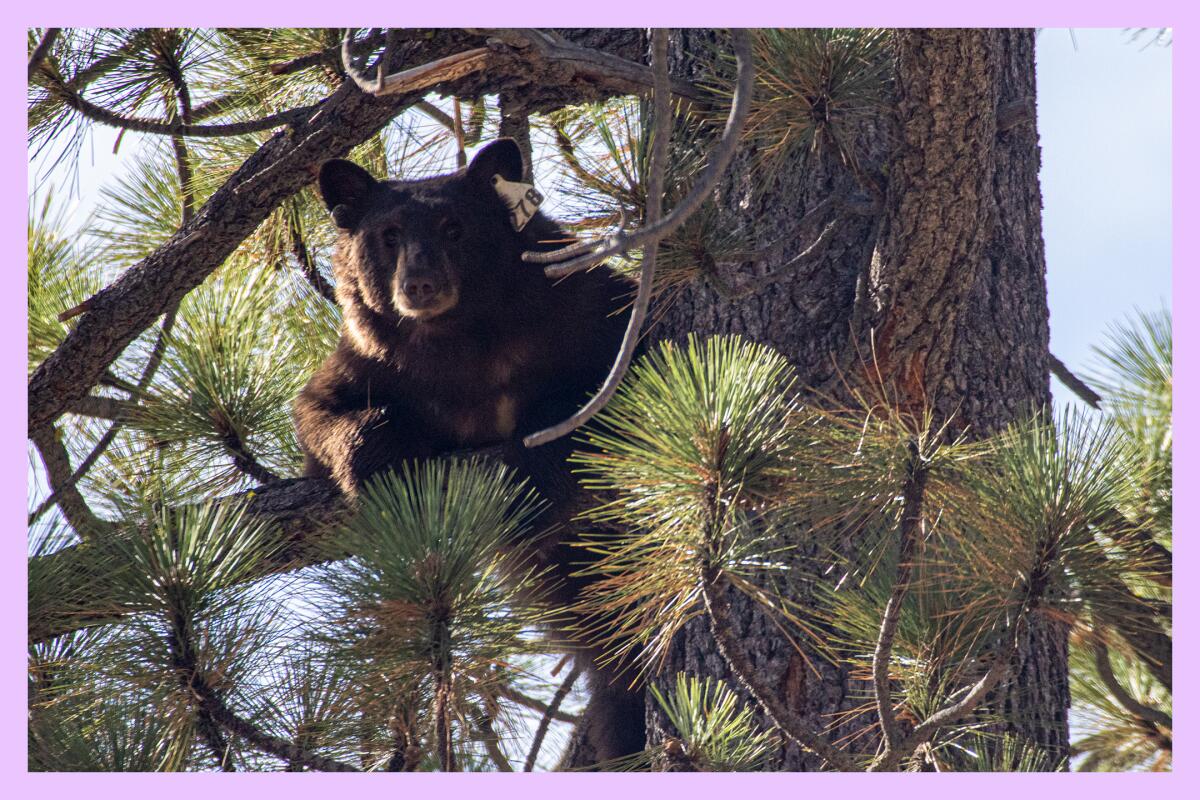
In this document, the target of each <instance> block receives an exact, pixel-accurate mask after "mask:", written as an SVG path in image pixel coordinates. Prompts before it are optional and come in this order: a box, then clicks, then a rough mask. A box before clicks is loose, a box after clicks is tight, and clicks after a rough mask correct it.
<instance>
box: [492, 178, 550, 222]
mask: <svg viewBox="0 0 1200 800" xmlns="http://www.w3.org/2000/svg"><path fill="white" fill-rule="evenodd" d="M492 188H494V189H495V190H496V194H498V195H500V199H501V200H503V201H504V205H506V206H508V221H509V222H511V223H512V226H513V229H514V230H518V231H520V230H523V229H524V228H525V226H526V225H528V224H529V220H530V219H532V218H533V215H534V214H536V213H537V210H538V206H540V205H541V204H542V200H544V199H545V198H544V197H542V193H541V192H539V191H538V190H537V189H535V188H533V184H530V183H515V182H513V181H506V180H504V178H501V177H500V176H499V175H493V176H492Z"/></svg>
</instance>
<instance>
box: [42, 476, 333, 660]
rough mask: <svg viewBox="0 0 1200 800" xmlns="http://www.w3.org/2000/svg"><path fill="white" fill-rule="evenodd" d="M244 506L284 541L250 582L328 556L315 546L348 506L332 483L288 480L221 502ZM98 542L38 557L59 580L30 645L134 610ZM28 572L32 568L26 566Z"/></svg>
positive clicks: (46, 569) (100, 542) (254, 517)
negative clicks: (58, 588) (115, 583)
mask: <svg viewBox="0 0 1200 800" xmlns="http://www.w3.org/2000/svg"><path fill="white" fill-rule="evenodd" d="M224 501H228V502H231V503H237V504H245V505H246V516H247V518H248V519H254V520H259V521H263V522H266V523H269V524H272V525H274V526H276V527H277V529H278V530H279V531H280V534H281V536H282V537H283V539H284V541H285V542H286V543H287V544H286V546H285V547H284V548H282V550H281V551H280V552H279V553H278V554H277V555H276V556H275V557H274V558H273V559H272V560H271V561H269V562H267V563H264V564H263V565H262V570H261V572H260V573H259V574H256V575H255V576H253V577H254V578H259V577H265V576H267V575H271V574H275V573H279V572H286V571H290V570H294V569H299V568H301V567H304V566H308V565H310V564H315V563H318V562H319V561H320V560H322V559H324V558H329V557H330V556H329V554H327V553H324V552H323V551H322V550H321V549H320V547H319V544H320V542H321V541H322V538H323V537H324V535H325V534H326V533H327V532H328V531H331V530H333V529H334V528H335V527H336V526H337V525H339V524H341V523H342V522H343V521H344V520H345V518H346V515H347V514H348V513H349V510H350V509H349V506H348V504H347V503H346V501H345V499H344V498H343V497H342V495H341V493H340V492H339V491H338V489H337V486H336V485H335V484H334V483H333V481H330V480H326V479H324V478H292V479H287V480H281V481H277V482H274V483H271V484H268V485H265V486H259V487H257V488H255V489H254V490H253V491H250V492H245V493H241V494H237V495H231V496H229V497H227V498H224ZM102 545H103V539H100V538H98V539H96V541H95V542H94V543H88V544H83V545H74V546H71V547H64V548H63V549H61V550H58V551H56V552H54V553H52V554H50V555H46V556H38V557H35V558H32V559H30V562H31V564H32V562H34V561H41V562H42V564H43V566H44V567H45V571H46V573H48V574H52V575H55V576H56V579H57V580H59V581H60V582H61V587H62V588H61V591H58V592H56V594H55V597H56V600H57V601H58V603H59V606H58V607H57V608H53V609H48V610H45V613H43V614H41V615H40V616H39V617H36V618H31V619H30V620H29V641H30V643H35V642H40V641H45V640H46V639H49V638H51V637H54V636H60V635H62V634H64V633H69V632H71V631H74V630H79V629H81V628H89V627H94V626H97V625H105V624H109V623H112V622H116V621H117V620H119V619H120V618H121V617H122V616H124V615H126V614H129V613H132V612H135V611H137V610H138V608H137V607H135V606H132V605H128V604H127V603H126V602H124V601H122V600H120V599H119V598H120V597H121V594H120V592H119V591H117V590H116V588H115V587H113V583H112V582H113V579H114V576H113V575H112V571H113V569H112V565H111V563H109V560H108V559H107V558H106V556H105V550H104V548H103V546H102ZM31 568H32V567H31Z"/></svg>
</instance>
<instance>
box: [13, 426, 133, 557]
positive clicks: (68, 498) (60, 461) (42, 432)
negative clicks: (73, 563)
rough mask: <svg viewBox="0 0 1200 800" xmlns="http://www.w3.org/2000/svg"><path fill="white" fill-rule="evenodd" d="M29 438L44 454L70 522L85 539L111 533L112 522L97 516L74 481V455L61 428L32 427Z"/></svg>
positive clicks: (52, 488) (44, 460)
mask: <svg viewBox="0 0 1200 800" xmlns="http://www.w3.org/2000/svg"><path fill="white" fill-rule="evenodd" d="M29 438H30V439H32V440H33V443H34V445H35V446H36V447H37V449H38V453H40V454H41V456H42V463H43V464H44V465H45V467H46V478H47V480H48V481H49V482H50V488H51V490H52V491H53V494H54V496H55V497H57V498H58V505H59V508H61V509H62V513H63V517H65V518H66V520H67V524H69V525H70V526H71V527H72V528H74V529H75V532H76V533H77V534H79V536H80V537H81V538H82V539H83V540H84V541H87V540H89V539H95V538H97V537H99V536H101V535H103V534H106V533H108V532H109V531H110V530H111V529H112V523H110V522H107V521H105V520H102V519H100V518H99V517H97V516H96V514H95V513H94V512H93V511H92V509H91V508H90V507H89V506H88V504H87V501H86V500H85V499H84V498H83V495H82V494H80V492H79V490H78V489H77V488H75V484H74V482H72V481H71V477H72V475H73V472H72V470H71V456H70V454H69V453H68V452H67V448H66V447H65V446H64V445H63V442H62V433H61V431H59V430H58V428H57V427H55V426H54V425H44V426H42V427H40V428H33V429H32V430H31V432H30V434H29Z"/></svg>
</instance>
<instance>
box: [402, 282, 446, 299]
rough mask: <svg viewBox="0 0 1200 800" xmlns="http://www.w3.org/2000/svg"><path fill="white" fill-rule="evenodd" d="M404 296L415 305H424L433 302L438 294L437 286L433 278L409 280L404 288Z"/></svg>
mask: <svg viewBox="0 0 1200 800" xmlns="http://www.w3.org/2000/svg"><path fill="white" fill-rule="evenodd" d="M402 288H403V289H404V294H405V295H407V296H408V299H409V300H412V301H413V302H414V303H424V302H426V301H428V300H432V299H433V296H434V295H436V294H437V293H438V288H437V284H436V283H434V281H433V279H432V278H408V279H407V280H405V281H404V285H403V287H402Z"/></svg>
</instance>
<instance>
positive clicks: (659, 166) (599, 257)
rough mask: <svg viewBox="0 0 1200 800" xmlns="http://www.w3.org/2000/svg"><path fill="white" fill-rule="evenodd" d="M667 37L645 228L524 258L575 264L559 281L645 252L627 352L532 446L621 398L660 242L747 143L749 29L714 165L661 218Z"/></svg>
mask: <svg viewBox="0 0 1200 800" xmlns="http://www.w3.org/2000/svg"><path fill="white" fill-rule="evenodd" d="M665 35H666V34H665V33H664V32H662V31H660V30H655V32H654V37H655V38H654V59H653V68H654V81H655V92H654V114H655V118H654V124H655V126H656V128H655V132H656V135H655V137H654V145H653V149H652V151H651V154H650V169H649V174H648V176H647V189H646V223H645V225H644V226H643V227H641V228H639V229H638V230H637V231H636V232H635V233H633V234H630V235H626V234H625V233H624V232H623V231H624V226H622V229H621V230H620V231H618V233H617V235H616V236H615V237H612V238H611V239H610V240H608V241H607V242H605V243H602V244H601V245H600V246H599V247H594V248H592V249H591V250H590V252H588V253H586V254H585V255H576V254H577V253H579V252H580V247H579V246H578V245H574V246H571V247H567V248H564V249H562V250H557V251H554V252H551V253H545V254H536V253H525V254H524V256H522V258H523V259H524V260H525V261H527V262H529V263H534V264H554V263H555V262H558V261H562V259H564V258H569V259H570V260H568V261H566V262H565V263H561V264H557V266H551V267H547V268H546V274H547V275H548V276H550V277H551V278H557V277H562V276H564V275H569V274H571V273H572V272H576V271H578V270H582V269H587V268H589V267H592V266H595V265H596V264H599V263H600V262H601V261H603V260H604V259H606V258H609V257H611V256H614V255H618V254H622V253H625V252H627V251H628V250H630V249H633V248H637V247H641V248H644V249H643V254H644V256H643V259H642V271H641V276H640V277H639V280H638V291H637V297H636V299H635V300H634V304H633V311H632V313H631V314H630V317H629V325H628V326H627V327H626V329H625V338H624V339H623V340H622V342H621V350H620V352H619V353H618V355H617V360H616V363H614V364H613V367H612V369H611V370H610V371H609V373H608V377H607V378H606V379H605V380H604V384H603V385H602V386H601V387H600V390H599V391H598V392H597V393H596V395H595V396H594V397H592V399H591V400H589V401H588V402H587V404H586V405H584V407H583V408H581V409H580V410H579V411H578V412H576V413H575V414H574V415H572V416H571V417H570V418H568V419H565V420H563V421H562V422H560V423H558V424H557V425H554V426H553V427H550V428H547V429H545V430H542V431H538V432H537V433H534V434H531V435H529V436H527V437H525V446H526V447H537V446H538V445H542V444H545V443H547V442H551V441H554V440H555V439H558V438H560V437H562V436H565V435H567V434H568V433H570V432H571V431H574V430H576V429H577V428H579V427H580V426H582V425H583V424H584V423H586V422H587V421H588V420H589V419H591V418H592V417H593V416H595V415H596V414H597V413H598V412H599V411H600V409H602V408H604V406H605V405H606V404H607V403H608V401H609V400H610V399H611V398H612V396H613V395H614V394H615V393H616V391H617V386H618V385H619V384H620V383H621V379H622V378H624V377H625V372H626V370H628V368H629V363H630V361H632V360H633V352H634V350H635V349H636V347H637V343H638V339H639V337H640V336H641V331H642V324H643V323H644V322H645V318H646V312H647V310H648V309H649V305H650V295H651V292H652V289H653V286H654V263H655V260H656V257H657V255H658V243H659V242H661V241H662V240H663V239H664V238H666V237H667V236H669V235H670V234H671V233H672V232H674V231H675V230H676V229H678V228H679V226H680V225H682V224H683V222H684V221H685V220H686V219H687V218H688V217H690V216H691V215H692V214H693V213H695V211H696V210H697V209H698V208H700V206H701V204H703V203H704V201H705V200H706V199H708V196H709V195H710V194H711V193H712V191H713V190H714V189H715V188H716V186H717V182H718V181H719V180H720V179H721V176H722V175H724V174H725V169H726V168H727V167H728V166H729V162H730V161H731V160H732V159H733V154H734V151H735V149H736V148H737V143H738V140H739V139H740V138H741V134H742V128H743V126H744V125H745V122H746V114H747V112H748V110H749V106H750V96H751V93H752V92H753V89H754V65H753V62H752V56H751V49H750V35H749V34H748V33H747V32H746V31H744V30H734V31H732V33H731V36H732V39H733V51H734V54H735V56H736V57H737V85H736V88H735V89H734V94H733V107H732V108H731V109H730V112H729V118H728V120H726V122H725V130H724V131H723V132H722V134H721V140H720V141H719V142H718V143H717V145H716V146H715V147H714V148H713V152H712V153H711V154H710V156H709V159H708V166H707V167H706V168H705V170H704V172H703V173H702V174H701V176H700V179H699V180H698V181H697V182H696V185H695V186H693V187H692V190H691V191H690V192H689V193H688V195H687V196H686V197H685V198H684V199H683V201H682V202H681V203H680V204H679V205H678V206H677V207H676V208H675V209H674V210H673V211H672V212H671V213H670V214H668V215H667V216H666V217H665V218H660V217H661V213H662V195H663V183H664V178H663V176H664V175H665V174H666V161H667V156H668V147H669V145H670V138H671V122H672V116H671V96H670V92H669V90H668V87H669V83H668V77H667V63H666V62H667V58H666V55H667V53H666V39H665ZM660 40H661V41H660Z"/></svg>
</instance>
